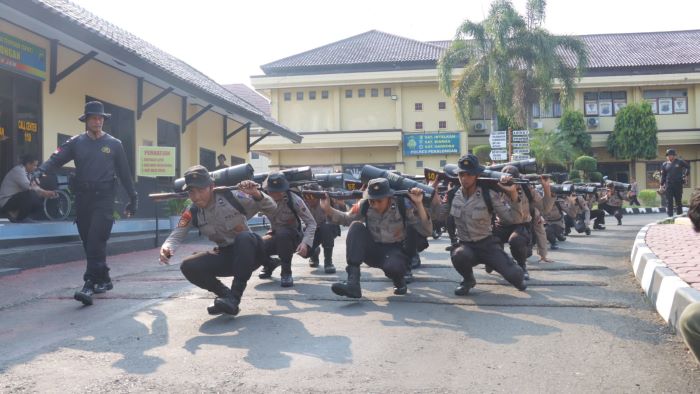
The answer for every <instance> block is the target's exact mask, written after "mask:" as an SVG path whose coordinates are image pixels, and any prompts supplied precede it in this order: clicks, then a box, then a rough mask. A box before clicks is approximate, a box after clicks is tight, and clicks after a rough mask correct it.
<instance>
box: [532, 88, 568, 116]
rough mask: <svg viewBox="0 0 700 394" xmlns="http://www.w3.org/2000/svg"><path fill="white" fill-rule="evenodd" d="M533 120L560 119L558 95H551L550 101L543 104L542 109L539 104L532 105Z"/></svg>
mask: <svg viewBox="0 0 700 394" xmlns="http://www.w3.org/2000/svg"><path fill="white" fill-rule="evenodd" d="M532 117H533V118H561V101H560V95H559V93H554V94H552V100H551V101H550V102H548V103H546V104H545V106H544V108H541V107H540V103H533V104H532Z"/></svg>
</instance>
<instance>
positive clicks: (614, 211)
mask: <svg viewBox="0 0 700 394" xmlns="http://www.w3.org/2000/svg"><path fill="white" fill-rule="evenodd" d="M598 208H599V209H602V210H604V211H605V212H607V213H608V214H610V215H613V216H615V219H617V222H618V223H622V206H619V207H616V206H613V205H610V204H608V203H605V202H604V203H602V204H598Z"/></svg>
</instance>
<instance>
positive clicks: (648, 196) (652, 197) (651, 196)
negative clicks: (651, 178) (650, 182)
mask: <svg viewBox="0 0 700 394" xmlns="http://www.w3.org/2000/svg"><path fill="white" fill-rule="evenodd" d="M637 198H638V199H639V202H641V203H642V205H644V206H646V207H656V206H658V205H659V201H658V199H659V195H658V194H657V193H656V190H653V189H644V190H641V191H640V192H639V194H638V195H637Z"/></svg>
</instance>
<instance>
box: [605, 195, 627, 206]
mask: <svg viewBox="0 0 700 394" xmlns="http://www.w3.org/2000/svg"><path fill="white" fill-rule="evenodd" d="M623 200H624V197H623V196H622V195H621V194H620V192H618V191H613V192H612V193H611V192H608V194H607V195H604V196H603V197H601V199H600V202H607V203H608V205H610V206H613V207H621V206H622V201H623Z"/></svg>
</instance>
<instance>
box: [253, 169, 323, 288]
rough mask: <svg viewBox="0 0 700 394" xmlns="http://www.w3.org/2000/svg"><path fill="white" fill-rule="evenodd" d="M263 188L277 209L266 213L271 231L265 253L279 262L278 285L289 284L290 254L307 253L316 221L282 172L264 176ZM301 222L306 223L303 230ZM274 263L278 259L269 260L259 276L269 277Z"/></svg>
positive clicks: (292, 255) (291, 281)
mask: <svg viewBox="0 0 700 394" xmlns="http://www.w3.org/2000/svg"><path fill="white" fill-rule="evenodd" d="M265 189H266V190H267V192H268V194H269V195H270V197H272V199H273V200H275V202H276V203H277V208H275V210H274V211H273V212H270V213H269V214H268V215H267V218H268V219H270V231H268V233H267V234H266V235H265V236H264V237H263V242H264V245H265V252H266V253H267V255H268V256H272V255H275V254H276V255H277V256H279V260H280V262H279V263H280V264H281V265H282V273H281V275H280V276H281V283H280V285H281V286H282V287H292V286H294V279H293V278H292V257H294V253H298V254H299V255H300V256H301V257H307V256H308V255H309V252H310V251H311V246H313V242H314V235H315V234H316V220H315V219H314V217H313V215H311V212H309V208H308V207H307V206H306V204H305V203H304V200H303V199H302V198H301V197H299V196H298V195H297V194H296V193H293V192H292V191H291V190H290V189H289V182H288V181H287V178H286V177H285V176H284V174H282V173H281V172H271V173H270V175H268V176H267V179H266V180H265ZM302 222H303V225H304V226H305V227H304V230H303V232H302ZM277 264H278V262H277V260H275V259H269V261H268V262H266V263H265V265H263V269H262V271H261V272H260V274H258V277H259V278H260V279H268V278H270V277H271V276H272V271H274V269H275V268H277Z"/></svg>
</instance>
